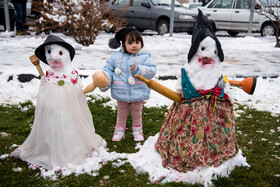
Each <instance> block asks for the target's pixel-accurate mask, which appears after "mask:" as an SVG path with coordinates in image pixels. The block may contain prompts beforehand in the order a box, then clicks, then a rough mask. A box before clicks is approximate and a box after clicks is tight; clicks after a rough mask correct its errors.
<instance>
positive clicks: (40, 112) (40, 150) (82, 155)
mask: <svg viewBox="0 0 280 187" xmlns="http://www.w3.org/2000/svg"><path fill="white" fill-rule="evenodd" d="M103 141H104V140H103V139H102V138H101V137H100V136H99V135H97V134H95V129H94V126H93V122H92V115H91V113H90V110H89V108H88V105H87V101H86V96H85V95H84V94H83V92H82V87H81V85H80V84H79V75H78V72H77V71H72V72H71V73H69V74H67V75H61V76H58V75H56V74H55V73H53V72H47V73H46V76H45V77H43V79H42V81H41V85H40V89H39V93H38V99H37V106H36V110H35V119H34V123H33V127H32V130H31V132H30V134H29V136H28V137H27V139H26V140H25V142H24V143H23V144H22V145H21V146H19V148H18V149H16V150H15V151H14V152H12V154H11V156H13V157H17V158H20V159H21V160H24V161H26V162H28V163H31V164H35V165H38V166H43V167H44V168H46V169H53V168H55V167H62V166H66V167H67V164H68V163H71V164H82V163H83V162H84V161H85V160H86V158H88V157H89V156H90V155H91V154H92V152H93V151H98V149H99V147H100V146H103V145H104V142H103Z"/></svg>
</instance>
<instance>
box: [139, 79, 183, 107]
mask: <svg viewBox="0 0 280 187" xmlns="http://www.w3.org/2000/svg"><path fill="white" fill-rule="evenodd" d="M135 77H136V78H137V79H139V80H141V81H143V82H145V83H146V84H147V86H148V87H149V88H151V89H152V90H154V91H156V92H158V93H160V94H161V95H163V96H165V97H167V98H169V99H171V100H173V101H175V102H181V101H182V97H181V95H180V94H178V93H176V92H174V91H173V90H171V89H169V88H167V87H165V86H163V85H162V84H159V83H157V82H155V81H153V80H148V79H146V78H144V77H143V76H141V75H135Z"/></svg>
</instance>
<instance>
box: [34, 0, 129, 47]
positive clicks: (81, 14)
mask: <svg viewBox="0 0 280 187" xmlns="http://www.w3.org/2000/svg"><path fill="white" fill-rule="evenodd" d="M32 3H33V5H34V7H36V9H35V10H34V11H36V12H38V13H39V16H38V19H37V20H36V30H37V32H38V31H44V32H46V33H49V32H50V31H54V30H56V31H60V32H65V33H67V34H69V35H71V36H72V37H73V38H74V39H75V41H76V42H78V43H80V44H82V45H83V46H89V45H91V44H93V43H94V41H95V39H96V37H97V36H98V35H99V34H100V33H101V32H102V31H104V30H105V29H106V28H112V27H113V28H119V27H123V25H124V23H125V20H124V19H123V18H122V15H123V14H121V15H117V16H114V17H113V16H108V15H106V11H109V10H108V7H107V4H106V3H100V1H97V0H77V1H74V0H44V1H43V2H42V1H34V2H32ZM124 12H125V10H124Z"/></svg>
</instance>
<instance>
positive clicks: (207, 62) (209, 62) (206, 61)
mask: <svg viewBox="0 0 280 187" xmlns="http://www.w3.org/2000/svg"><path fill="white" fill-rule="evenodd" d="M198 61H199V62H200V63H201V64H202V65H203V66H205V65H214V64H215V60H214V59H212V58H208V57H199V58H198Z"/></svg>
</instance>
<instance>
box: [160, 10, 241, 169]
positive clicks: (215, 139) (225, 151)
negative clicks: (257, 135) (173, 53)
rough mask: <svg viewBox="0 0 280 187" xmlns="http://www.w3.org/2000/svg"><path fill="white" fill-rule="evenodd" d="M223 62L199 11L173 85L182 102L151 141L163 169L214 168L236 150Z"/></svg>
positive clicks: (231, 155) (233, 123)
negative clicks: (186, 58)
mask: <svg viewBox="0 0 280 187" xmlns="http://www.w3.org/2000/svg"><path fill="white" fill-rule="evenodd" d="M223 60H224V55H223V51H222V48H221V44H220V42H219V40H218V39H217V37H216V36H215V34H214V32H212V30H211V28H209V27H208V26H207V24H206V22H205V20H204V17H203V14H202V12H201V11H200V10H199V14H198V17H197V21H196V24H195V27H194V31H193V35H192V45H191V47H190V50H189V54H188V62H187V63H186V64H185V65H184V68H182V69H181V72H180V75H179V79H178V84H177V92H178V93H180V94H182V97H183V100H182V101H181V102H180V103H174V104H173V105H172V106H171V108H170V109H169V112H168V114H167V117H166V118H165V121H164V124H163V125H162V128H161V131H160V134H159V138H158V140H157V142H156V144H155V149H156V150H157V151H158V152H159V153H160V155H161V158H162V164H163V166H164V167H170V168H173V169H176V170H177V171H180V172H187V171H192V170H194V169H195V168H196V167H198V166H202V167H211V166H214V167H217V166H219V165H221V164H222V163H224V162H225V161H226V160H228V159H230V158H231V157H233V156H235V155H236V154H237V153H238V151H239V148H238V144H237V141H236V136H235V118H234V114H233V104H232V102H231V100H230V98H229V94H228V93H229V87H228V80H227V77H226V76H224V75H222V74H221V62H222V61H223Z"/></svg>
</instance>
